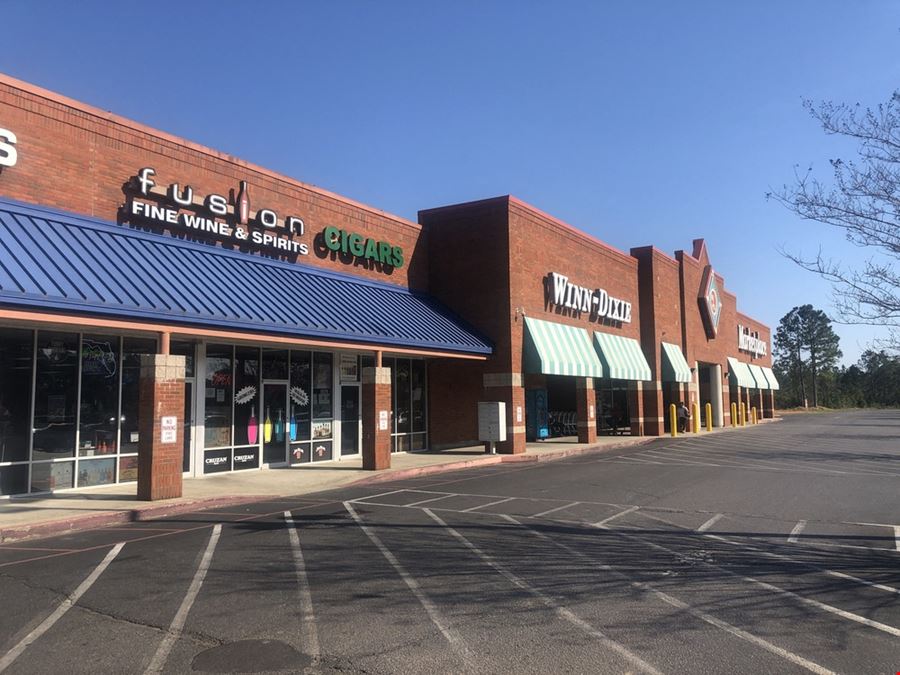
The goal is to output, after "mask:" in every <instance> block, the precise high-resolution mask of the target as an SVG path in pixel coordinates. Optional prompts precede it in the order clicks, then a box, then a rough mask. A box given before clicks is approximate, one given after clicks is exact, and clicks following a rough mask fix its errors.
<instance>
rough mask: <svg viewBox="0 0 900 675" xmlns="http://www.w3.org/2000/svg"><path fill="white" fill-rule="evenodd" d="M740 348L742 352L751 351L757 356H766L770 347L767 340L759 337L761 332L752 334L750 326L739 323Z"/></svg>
mask: <svg viewBox="0 0 900 675" xmlns="http://www.w3.org/2000/svg"><path fill="white" fill-rule="evenodd" d="M737 329H738V349H739V350H741V351H742V352H750V353H751V354H753V355H754V356H756V357H757V358H759V357H760V356H765V355H766V351H767V350H768V348H769V345H768V343H766V341H765V340H760V339H759V333H755V334H753V335H751V334H750V329H749V328H744V327H743V326H741V325H740V324H738V327H737Z"/></svg>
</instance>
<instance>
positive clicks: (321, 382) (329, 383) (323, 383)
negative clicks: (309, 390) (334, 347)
mask: <svg viewBox="0 0 900 675" xmlns="http://www.w3.org/2000/svg"><path fill="white" fill-rule="evenodd" d="M332 362H333V357H332V355H331V354H327V353H325V352H316V353H315V355H314V356H313V419H317V420H318V419H331V417H332V415H333V411H334V406H333V405H332V395H333V392H334V371H333V369H332ZM330 435H331V434H330V433H329V434H328V436H330ZM322 437H323V438H326V436H322Z"/></svg>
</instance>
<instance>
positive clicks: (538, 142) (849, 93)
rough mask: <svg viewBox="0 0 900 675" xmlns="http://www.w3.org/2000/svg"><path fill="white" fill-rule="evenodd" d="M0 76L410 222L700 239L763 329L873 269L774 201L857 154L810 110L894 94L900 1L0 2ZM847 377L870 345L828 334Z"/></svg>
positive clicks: (660, 240)
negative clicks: (426, 215)
mask: <svg viewBox="0 0 900 675" xmlns="http://www.w3.org/2000/svg"><path fill="white" fill-rule="evenodd" d="M0 17H2V24H3V47H2V49H0V71H3V72H5V73H7V74H9V75H12V76H14V77H18V78H21V79H24V80H27V81H29V82H32V83H35V84H37V85H40V86H43V87H47V88H49V89H52V90H54V91H58V92H60V93H63V94H66V95H68V96H71V97H73V98H76V99H78V100H81V101H85V102H87V103H90V104H92V105H95V106H98V107H100V108H104V109H107V110H110V111H112V112H115V113H117V114H120V115H124V116H125V117H129V118H131V119H135V120H137V121H140V122H143V123H145V124H148V125H150V126H153V127H156V128H159V129H162V130H165V131H168V132H171V133H174V134H178V135H180V136H184V137H185V138H188V139H191V140H194V141H197V142H199V143H203V144H205V145H209V146H211V147H213V148H216V149H219V150H223V151H225V152H229V153H233V154H235V155H237V156H239V157H242V158H244V159H247V160H249V161H252V162H255V163H258V164H261V165H263V166H265V167H268V168H271V169H274V170H277V171H280V172H282V173H285V174H287V175H289V176H292V177H294V178H297V179H299V180H301V181H305V182H307V183H312V184H315V185H320V186H322V187H325V188H327V189H329V190H333V191H335V192H338V193H340V194H343V195H346V196H348V197H350V198H353V199H356V200H359V201H362V202H365V203H368V204H371V205H373V206H375V207H378V208H381V209H384V210H386V211H389V212H392V213H396V214H398V215H401V216H404V217H406V218H409V219H411V220H415V219H416V212H417V211H418V210H419V209H422V208H429V207H433V206H440V205H444V204H450V203H456V202H462V201H470V200H474V199H480V198H484V197H491V196H496V195H501V194H513V195H516V196H517V197H519V198H521V199H523V200H525V201H527V202H529V203H531V204H533V205H535V206H537V207H538V208H540V209H543V210H545V211H547V212H549V213H551V214H553V215H555V216H557V217H559V218H561V219H563V220H565V221H567V222H569V223H571V224H572V225H574V226H576V227H578V228H580V229H582V230H585V231H587V232H590V233H591V234H593V235H595V236H597V237H599V238H600V239H603V240H604V241H606V242H608V243H610V244H612V245H614V246H617V247H619V248H621V249H623V250H625V251H627V250H628V249H629V248H630V247H632V246H640V245H646V244H654V245H655V246H657V247H658V248H660V249H662V250H664V251H667V252H669V253H672V252H673V251H674V250H676V249H687V250H690V246H691V240H692V239H693V238H695V237H705V238H706V240H707V243H708V245H709V248H710V251H711V254H712V257H713V264H714V266H715V267H716V269H717V270H718V271H719V272H720V273H721V274H723V275H724V276H725V280H726V287H727V288H728V289H729V290H731V291H733V292H735V293H736V294H737V295H738V303H739V304H738V306H739V309H740V310H742V311H744V312H746V313H748V314H750V315H752V316H754V317H756V318H758V319H760V320H762V321H765V322H767V323H768V324H769V325H771V326H772V328H773V330H774V328H775V326H776V325H777V323H778V320H779V319H780V317H781V316H783V315H784V314H785V313H786V312H787V311H788V310H790V309H791V308H792V307H793V306H795V305H799V304H803V303H807V302H808V303H812V304H813V305H816V306H817V307H821V308H823V309H825V310H826V311H830V309H831V300H830V292H829V287H828V285H827V284H825V283H824V282H822V281H820V280H819V279H818V278H816V277H814V276H813V275H811V274H809V273H806V272H803V271H801V270H799V269H797V268H795V267H794V266H793V264H792V263H790V262H788V261H787V260H785V259H784V258H782V257H781V256H780V255H779V254H778V252H777V247H778V246H785V247H787V248H789V249H791V250H794V251H802V252H805V253H815V251H816V250H818V248H819V246H822V247H823V249H824V251H825V253H826V254H828V255H830V256H831V257H834V258H838V259H845V260H860V259H862V258H863V257H864V256H863V252H861V251H860V250H858V249H855V248H853V247H851V246H850V245H849V244H847V243H846V242H845V241H844V239H843V236H842V235H841V234H840V233H839V232H837V231H834V230H828V229H826V228H825V226H822V225H817V224H813V223H807V222H803V221H800V220H798V219H797V218H796V217H795V216H793V215H791V214H790V213H788V212H787V211H785V210H784V209H783V208H782V207H780V206H778V205H777V204H775V203H772V202H768V201H766V199H765V193H766V191H767V190H768V189H769V188H770V187H775V186H779V185H781V184H782V183H784V182H785V181H788V180H790V178H791V176H792V172H793V166H794V165H795V164H800V165H802V166H804V167H806V166H808V165H809V164H810V163H812V165H813V166H814V167H815V168H816V169H818V170H819V171H820V173H821V174H822V175H823V176H827V171H828V164H827V159H828V158H829V157H835V156H844V157H846V156H848V155H849V154H850V153H852V147H850V146H847V145H842V144H841V143H840V142H839V141H837V140H836V139H833V138H827V137H825V136H824V135H823V134H822V132H821V131H820V129H819V128H818V127H817V126H816V124H815V122H814V121H813V120H811V119H810V118H809V117H808V115H807V114H806V113H805V111H804V110H803V109H802V107H801V101H802V99H803V98H804V97H805V98H811V99H817V100H818V99H831V100H836V101H847V102H860V103H863V104H877V103H878V102H880V101H883V100H886V99H887V98H888V96H889V95H890V93H891V92H893V91H894V89H895V88H897V87H898V84H900V77H898V76H900V58H898V56H900V30H898V29H900V3H896V2H889V1H888V0H883V1H880V2H877V1H866V0H860V1H854V2H846V0H844V1H836V0H828V1H822V0H817V1H812V0H808V1H796V2H794V1H791V2H784V1H780V2H777V1H775V0H754V1H752V2H750V1H747V2H743V3H736V2H721V1H711V0H710V1H706V2H688V1H684V2H668V1H662V0H660V1H657V2H626V1H624V0H622V1H620V2H598V1H584V2H575V1H572V0H560V1H558V2H550V1H549V0H548V1H546V2H531V1H527V0H522V1H513V0H509V1H507V2H499V1H490V0H479V1H465V0H464V1H453V2H430V1H425V2H423V1H422V0H418V1H410V2H393V1H391V0H381V1H379V2H374V1H365V2H363V1H347V2H341V1H338V0H322V1H320V2H312V1H310V2H300V1H288V0H282V1H280V2H277V1H268V2H238V1H236V0H235V1H229V0H214V1H213V0H207V1H190V2H189V1H185V0H182V1H173V0H156V1H155V2H146V3H145V2H119V3H112V2H105V1H104V2H101V1H98V0H79V1H78V2H71V1H68V0H67V1H65V2H63V1H59V0H57V1H51V0H41V1H36V0H5V1H4V2H2V3H0ZM837 329H838V333H839V334H840V335H841V336H842V342H841V346H842V348H843V350H844V353H845V359H844V360H845V362H847V363H852V362H854V361H855V360H856V359H857V358H858V356H859V354H860V352H861V351H862V349H864V348H865V347H866V344H867V343H868V342H869V341H870V339H871V338H872V337H873V336H875V335H877V333H876V332H875V331H874V330H873V329H871V328H860V327H840V326H839V327H837Z"/></svg>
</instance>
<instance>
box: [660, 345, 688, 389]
mask: <svg viewBox="0 0 900 675" xmlns="http://www.w3.org/2000/svg"><path fill="white" fill-rule="evenodd" d="M662 354H663V359H662V381H663V382H690V381H691V367H690V366H689V365H688V362H687V361H686V360H685V358H684V354H682V353H681V347H679V346H678V345H673V344H670V343H668V342H663V343H662Z"/></svg>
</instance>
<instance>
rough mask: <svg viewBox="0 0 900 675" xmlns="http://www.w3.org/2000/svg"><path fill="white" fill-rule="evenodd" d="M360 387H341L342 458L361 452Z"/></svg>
mask: <svg viewBox="0 0 900 675" xmlns="http://www.w3.org/2000/svg"><path fill="white" fill-rule="evenodd" d="M359 421H360V420H359V386H358V385H346V384H345V385H343V386H342V387H341V456H343V455H355V454H356V453H358V452H359V427H360V425H359Z"/></svg>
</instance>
